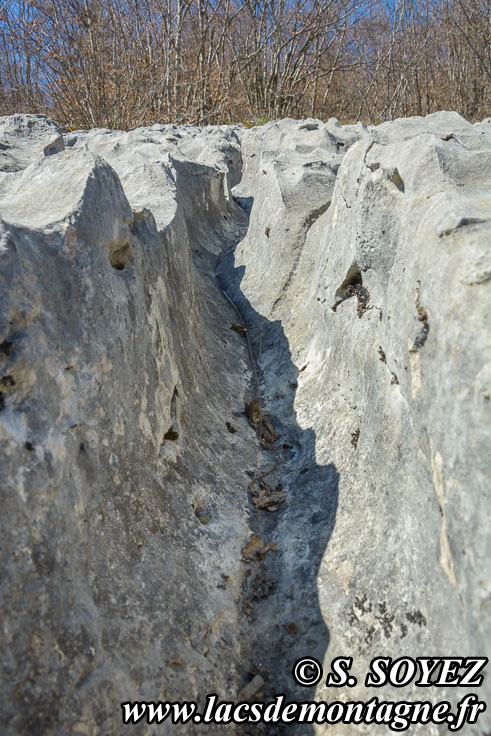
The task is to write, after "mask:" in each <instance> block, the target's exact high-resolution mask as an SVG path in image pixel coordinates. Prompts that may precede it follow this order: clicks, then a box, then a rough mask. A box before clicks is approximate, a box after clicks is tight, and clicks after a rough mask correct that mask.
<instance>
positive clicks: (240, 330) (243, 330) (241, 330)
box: [230, 322, 247, 337]
mask: <svg viewBox="0 0 491 736" xmlns="http://www.w3.org/2000/svg"><path fill="white" fill-rule="evenodd" d="M230 329H231V330H233V331H234V332H236V333H237V334H238V335H240V336H241V337H245V336H246V334H247V327H246V326H245V325H241V324H240V323H239V322H234V323H233V324H232V325H230Z"/></svg>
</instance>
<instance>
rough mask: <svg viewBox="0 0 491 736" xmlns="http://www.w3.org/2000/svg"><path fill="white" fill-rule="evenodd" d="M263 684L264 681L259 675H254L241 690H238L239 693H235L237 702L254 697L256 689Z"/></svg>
mask: <svg viewBox="0 0 491 736" xmlns="http://www.w3.org/2000/svg"><path fill="white" fill-rule="evenodd" d="M264 684H265V682H264V679H263V678H262V677H261V675H255V676H254V677H253V678H252V680H251V681H250V682H248V683H247V685H245V687H243V688H242V690H241V691H240V692H239V694H238V695H237V701H238V702H239V703H242V702H244V701H246V700H249V699H250V698H252V697H254V695H256V693H257V692H258V690H260V689H261V688H262V687H263V685H264Z"/></svg>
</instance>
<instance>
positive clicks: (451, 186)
mask: <svg viewBox="0 0 491 736" xmlns="http://www.w3.org/2000/svg"><path fill="white" fill-rule="evenodd" d="M60 133H61V131H60V130H59V128H58V127H57V126H56V125H55V124H54V123H52V121H49V120H47V119H45V118H43V117H41V116H13V117H11V118H3V119H0V149H1V150H0V155H1V159H0V169H1V173H0V286H1V292H0V293H1V297H0V383H1V386H0V452H1V465H0V467H1V487H2V495H3V498H2V502H3V509H4V513H3V515H2V529H1V535H2V551H1V555H2V578H1V583H0V586H1V591H2V592H1V595H2V608H3V612H4V622H3V629H2V639H1V642H2V648H1V650H2V654H1V666H2V683H3V687H2V718H3V727H2V732H3V733H7V734H36V733H43V734H65V733H73V734H90V735H92V734H119V733H121V729H122V724H121V709H120V706H119V704H120V703H121V702H123V701H128V700H130V701H136V700H147V701H150V700H153V701H157V700H167V701H170V700H198V701H201V702H203V701H204V696H205V695H206V694H207V693H212V692H216V693H218V694H219V696H220V698H223V699H227V700H232V699H234V698H235V697H236V696H237V694H238V693H239V691H242V692H245V690H244V688H245V689H246V690H247V687H248V683H250V682H252V683H257V682H260V683H261V690H262V697H264V698H269V697H271V696H273V695H275V694H277V693H280V692H281V693H285V694H286V695H287V697H288V698H289V699H297V700H298V699H301V700H307V699H308V700H313V699H314V697H315V699H317V700H320V699H326V700H328V701H332V700H335V699H342V700H365V701H368V700H369V699H370V698H371V697H373V694H374V692H373V690H370V689H366V688H365V687H364V685H363V683H364V674H365V672H366V671H367V670H368V665H369V663H370V660H371V659H372V658H373V657H374V656H387V657H398V656H406V655H409V656H412V657H415V656H431V655H436V656H485V655H486V654H489V649H488V644H489V641H490V635H491V632H490V614H489V579H490V574H489V559H490V552H491V550H490V549H489V540H488V536H489V535H488V524H489V508H490V506H489V479H490V456H489V447H490V434H491V430H490V428H491V421H490V412H491V410H490V396H491V385H490V381H491V371H490V368H489V365H490V353H491V349H490V348H491V346H490V343H491V329H490V324H489V308H490V301H491V299H490V292H489V288H490V287H489V282H490V279H491V225H490V221H491V214H490V210H491V133H490V125H489V121H483V123H481V124H477V125H474V126H473V125H470V124H469V123H467V122H466V121H465V120H463V119H462V118H460V117H459V116H458V115H456V114H455V113H437V114H434V115H431V116H429V117H427V118H411V119H407V120H398V121H394V122H390V123H384V124H383V125H381V126H378V127H370V128H367V127H366V126H363V125H362V124H358V125H355V126H341V125H339V123H338V122H337V121H336V120H334V119H332V120H330V121H328V123H321V122H320V121H316V120H307V121H293V120H285V121H281V122H279V123H268V124H267V125H265V126H263V127H261V128H257V129H251V130H248V131H246V130H245V129H243V128H241V127H225V126H224V127H218V128H201V129H198V128H192V127H187V126H183V127H178V126H174V125H165V126H164V125H156V126H153V127H150V128H142V129H137V130H135V131H131V132H129V133H124V132H118V131H106V130H94V131H88V132H84V131H77V132H75V133H70V134H68V135H66V136H65V139H64V141H63V139H61V138H60ZM51 154H54V155H51ZM224 292H225V293H224ZM232 325H233V326H234V327H233V329H231V327H232ZM252 401H257V402H258V405H259V409H258V411H256V413H255V414H253V413H252V412H251V411H249V412H246V411H245V407H246V405H247V406H249V407H250V406H251V402H252ZM266 474H267V475H266ZM258 499H259V502H258ZM251 535H255V536H253V537H252V536H251ZM307 655H311V656H315V657H316V658H317V659H319V660H320V661H324V664H325V672H326V673H327V672H328V671H329V663H330V661H331V660H332V658H333V657H335V656H352V657H353V659H354V665H353V674H354V675H356V676H357V678H358V684H357V686H356V687H354V688H350V689H346V690H343V691H337V690H335V689H334V688H330V689H329V692H328V691H327V689H326V688H323V687H321V686H319V688H318V689H317V691H316V693H315V694H314V692H313V690H306V689H303V688H295V686H294V684H293V681H292V678H291V667H292V664H293V663H294V662H295V660H296V659H298V658H299V657H301V656H307ZM249 689H250V687H249ZM376 694H377V696H378V697H379V699H380V700H382V699H389V700H390V699H392V700H401V699H404V700H418V699H419V700H420V699H428V698H430V697H431V698H432V699H433V700H445V699H448V700H450V701H452V702H456V701H457V700H458V699H459V698H460V697H461V696H462V692H459V691H458V690H455V689H453V688H446V689H445V688H438V689H432V690H431V692H430V693H426V692H424V693H423V694H422V692H421V688H415V687H414V686H409V687H407V688H401V689H398V690H395V689H391V688H381V689H379V690H378V691H377V692H376ZM479 695H480V697H481V699H483V700H486V696H489V685H487V684H486V682H485V684H484V685H483V687H482V688H481V689H479ZM254 697H259V696H258V695H257V693H256V692H255V693H254ZM127 728H130V727H127ZM214 728H215V730H208V731H207V733H214V732H215V731H216V732H220V733H221V732H222V730H220V729H219V728H218V727H214ZM249 728H250V729H252V730H250V731H247V729H246V730H245V732H246V733H248V732H250V733H257V734H259V733H262V731H261V730H260V728H259V727H258V726H251V727H249ZM268 728H269V730H267V729H268ZM271 728H272V727H267V728H266V730H265V731H264V733H268V734H272V733H275V731H272V730H271ZM346 728H347V729H348V733H351V731H350V730H349V729H350V728H351V729H354V728H356V732H357V733H359V734H364V733H367V734H376V733H379V732H380V733H385V731H383V727H377V726H373V725H372V726H366V727H362V726H351V727H350V726H348V727H342V726H336V727H330V728H329V729H328V731H329V733H338V732H343V733H344V732H346ZM489 728H491V722H490V721H489V715H488V714H484V715H482V716H481V717H480V720H479V723H478V726H476V727H472V726H468V727H467V729H468V730H467V731H466V730H465V729H464V733H469V734H480V735H481V734H483V733H486V729H489ZM140 729H141V730H139V732H141V733H153V730H152V727H150V726H141V727H140ZM159 729H160V730H159V732H160V733H171V732H181V733H194V732H196V733H201V732H203V729H202V728H201V729H200V727H199V726H192V725H187V726H185V727H181V728H180V729H179V728H178V727H172V726H171V725H170V724H169V725H166V724H163V725H162V726H160V727H159ZM233 729H234V727H233V726H232V725H228V726H225V727H224V730H225V732H226V733H233V732H234V730H233ZM284 729H285V731H286V732H287V733H292V734H294V733H298V734H302V736H303V735H305V736H307V735H308V734H314V733H324V732H327V729H326V727H324V726H315V728H314V727H313V726H305V725H304V726H294V725H292V726H288V727H284ZM239 732H241V733H242V732H243V731H240V730H239ZM411 732H414V733H420V732H421V733H425V734H430V736H432V735H433V734H435V736H436V735H437V734H439V733H440V731H439V730H438V728H437V727H436V726H424V727H421V728H420V729H419V728H418V727H415V728H413V729H412V731H411ZM278 733H282V731H281V730H279V731H278Z"/></svg>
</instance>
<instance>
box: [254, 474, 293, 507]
mask: <svg viewBox="0 0 491 736" xmlns="http://www.w3.org/2000/svg"><path fill="white" fill-rule="evenodd" d="M260 485H261V488H259V489H254V490H253V491H252V500H253V502H254V504H255V506H256V508H257V509H266V510H267V511H278V504H280V503H284V502H285V500H286V493H285V491H282V490H281V489H279V488H271V486H268V484H267V483H264V481H263V482H260Z"/></svg>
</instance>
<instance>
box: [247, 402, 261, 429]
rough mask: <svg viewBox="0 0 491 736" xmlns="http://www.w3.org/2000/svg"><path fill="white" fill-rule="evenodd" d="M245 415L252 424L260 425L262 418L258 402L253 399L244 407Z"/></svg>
mask: <svg viewBox="0 0 491 736" xmlns="http://www.w3.org/2000/svg"><path fill="white" fill-rule="evenodd" d="M245 413H246V416H247V417H248V418H249V421H250V422H251V423H252V424H260V423H261V419H262V417H263V413H262V411H261V407H260V405H259V401H258V400H257V399H254V400H253V401H250V402H249V403H248V404H246V405H245Z"/></svg>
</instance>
